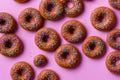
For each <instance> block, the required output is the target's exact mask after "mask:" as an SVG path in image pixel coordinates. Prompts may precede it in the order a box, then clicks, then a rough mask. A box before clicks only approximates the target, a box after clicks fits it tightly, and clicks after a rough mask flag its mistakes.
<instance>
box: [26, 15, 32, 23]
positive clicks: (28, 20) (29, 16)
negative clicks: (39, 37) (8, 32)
mask: <svg viewBox="0 0 120 80" xmlns="http://www.w3.org/2000/svg"><path fill="white" fill-rule="evenodd" d="M31 20H32V15H31V14H27V15H26V16H25V21H27V22H31Z"/></svg>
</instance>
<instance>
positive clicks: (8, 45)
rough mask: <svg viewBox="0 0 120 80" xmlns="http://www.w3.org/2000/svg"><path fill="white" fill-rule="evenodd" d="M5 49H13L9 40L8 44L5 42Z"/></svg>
mask: <svg viewBox="0 0 120 80" xmlns="http://www.w3.org/2000/svg"><path fill="white" fill-rule="evenodd" d="M5 47H6V48H11V47H12V43H11V41H9V40H8V41H6V42H5Z"/></svg>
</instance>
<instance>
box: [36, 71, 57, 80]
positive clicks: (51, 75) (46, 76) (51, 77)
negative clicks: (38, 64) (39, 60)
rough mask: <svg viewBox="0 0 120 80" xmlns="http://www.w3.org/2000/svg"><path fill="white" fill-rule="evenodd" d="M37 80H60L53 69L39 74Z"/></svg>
mask: <svg viewBox="0 0 120 80" xmlns="http://www.w3.org/2000/svg"><path fill="white" fill-rule="evenodd" d="M37 80H59V77H58V74H57V73H56V72H55V71H53V70H51V69H45V70H42V71H41V72H40V73H39V74H38V76H37Z"/></svg>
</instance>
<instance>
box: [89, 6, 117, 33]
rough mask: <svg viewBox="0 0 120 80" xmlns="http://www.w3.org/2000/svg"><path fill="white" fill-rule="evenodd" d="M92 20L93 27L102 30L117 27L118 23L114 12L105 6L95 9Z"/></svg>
mask: <svg viewBox="0 0 120 80" xmlns="http://www.w3.org/2000/svg"><path fill="white" fill-rule="evenodd" d="M90 20H91V23H92V25H93V27H94V28H96V29H97V30H100V31H109V30H111V29H112V28H113V27H115V24H116V17H115V14H114V12H113V11H112V10H111V9H109V8H107V7H103V6H102V7H98V8H96V9H95V10H93V12H92V14H91V17H90Z"/></svg>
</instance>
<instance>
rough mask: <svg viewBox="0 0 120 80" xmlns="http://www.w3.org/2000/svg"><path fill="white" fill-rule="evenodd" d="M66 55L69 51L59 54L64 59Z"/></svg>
mask: <svg viewBox="0 0 120 80" xmlns="http://www.w3.org/2000/svg"><path fill="white" fill-rule="evenodd" d="M68 56H69V53H68V52H63V53H62V54H61V57H62V58H63V59H66V58H67V57H68Z"/></svg>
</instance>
